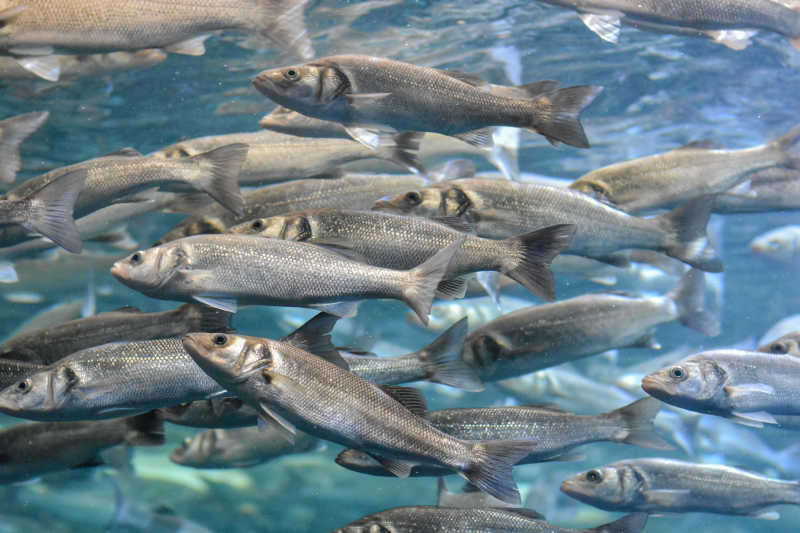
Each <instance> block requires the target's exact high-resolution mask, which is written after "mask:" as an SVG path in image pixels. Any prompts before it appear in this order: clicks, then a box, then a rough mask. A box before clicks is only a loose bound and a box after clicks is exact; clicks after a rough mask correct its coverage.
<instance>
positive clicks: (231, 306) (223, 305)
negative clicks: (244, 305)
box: [192, 294, 238, 313]
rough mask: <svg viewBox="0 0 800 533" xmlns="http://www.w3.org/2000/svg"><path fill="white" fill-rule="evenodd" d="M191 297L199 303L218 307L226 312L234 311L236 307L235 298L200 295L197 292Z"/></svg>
mask: <svg viewBox="0 0 800 533" xmlns="http://www.w3.org/2000/svg"><path fill="white" fill-rule="evenodd" d="M192 298H193V299H195V300H197V301H198V302H200V303H201V304H205V305H207V306H209V307H213V308H215V309H220V310H222V311H227V312H228V313H235V312H236V310H237V308H238V306H237V304H236V299H235V298H220V297H217V296H201V295H197V294H195V295H194V296H192Z"/></svg>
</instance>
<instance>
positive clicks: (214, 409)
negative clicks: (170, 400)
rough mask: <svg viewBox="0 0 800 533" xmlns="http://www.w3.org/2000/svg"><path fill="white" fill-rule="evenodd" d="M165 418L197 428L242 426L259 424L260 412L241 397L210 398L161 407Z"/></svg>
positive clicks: (168, 420)
mask: <svg viewBox="0 0 800 533" xmlns="http://www.w3.org/2000/svg"><path fill="white" fill-rule="evenodd" d="M160 411H161V413H162V415H163V416H164V420H166V421H167V422H171V423H173V424H177V425H180V426H188V427H196V428H220V429H229V428H241V427H247V426H255V425H258V412H257V411H256V410H255V409H253V408H252V407H250V406H249V405H247V404H245V403H244V402H242V400H240V399H239V398H209V399H208V400H195V401H193V402H186V403H181V404H178V405H171V406H169V407H163V408H161V409H160Z"/></svg>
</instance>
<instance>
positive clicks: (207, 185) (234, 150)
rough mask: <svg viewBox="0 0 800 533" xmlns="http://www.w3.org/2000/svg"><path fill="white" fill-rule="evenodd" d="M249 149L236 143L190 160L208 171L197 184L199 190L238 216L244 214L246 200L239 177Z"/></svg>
mask: <svg viewBox="0 0 800 533" xmlns="http://www.w3.org/2000/svg"><path fill="white" fill-rule="evenodd" d="M248 149H249V146H248V145H246V144H243V143H234V144H228V145H225V146H220V147H219V148H215V149H214V150H209V151H208V152H204V153H202V154H197V155H195V156H192V157H191V158H190V159H194V160H195V161H197V162H199V163H200V164H201V166H202V167H203V168H205V169H206V170H207V171H208V172H207V174H205V175H204V177H203V178H202V179H200V180H199V181H198V182H196V186H197V188H198V189H199V190H201V191H203V192H205V193H206V194H208V195H209V196H211V197H212V198H213V199H214V200H216V201H217V202H219V203H220V204H222V206H223V207H225V209H228V210H229V211H231V212H232V213H234V214H235V215H237V216H242V215H243V214H244V200H243V199H242V193H241V191H239V182H238V177H239V172H240V171H241V169H242V165H243V164H244V161H245V159H246V158H247V150H248Z"/></svg>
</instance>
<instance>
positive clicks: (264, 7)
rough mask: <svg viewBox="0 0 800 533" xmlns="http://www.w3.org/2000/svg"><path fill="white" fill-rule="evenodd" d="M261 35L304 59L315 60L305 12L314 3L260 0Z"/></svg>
mask: <svg viewBox="0 0 800 533" xmlns="http://www.w3.org/2000/svg"><path fill="white" fill-rule="evenodd" d="M255 3H256V5H257V9H256V13H254V16H253V20H254V22H255V25H256V31H257V32H258V34H259V35H260V36H261V37H263V38H265V39H267V40H269V41H272V42H274V43H275V44H277V45H279V46H280V47H281V48H282V49H288V50H289V51H290V52H291V53H292V54H293V55H295V56H297V57H299V58H301V59H311V58H313V57H314V48H313V47H312V46H311V37H310V36H309V33H308V26H307V25H306V16H305V10H306V7H308V5H309V4H310V0H256V2H255Z"/></svg>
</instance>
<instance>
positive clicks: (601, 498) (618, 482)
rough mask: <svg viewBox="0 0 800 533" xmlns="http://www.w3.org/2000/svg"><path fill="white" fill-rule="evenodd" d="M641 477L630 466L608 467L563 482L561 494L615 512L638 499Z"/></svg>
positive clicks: (589, 471)
mask: <svg viewBox="0 0 800 533" xmlns="http://www.w3.org/2000/svg"><path fill="white" fill-rule="evenodd" d="M641 485H642V478H641V476H640V475H639V474H638V473H637V472H636V471H635V470H634V469H633V468H630V467H629V466H625V465H614V464H611V465H606V466H603V467H599V468H592V469H591V470H587V471H585V472H581V473H580V474H577V475H574V476H572V477H570V478H567V479H565V480H564V482H563V483H561V492H563V493H564V494H567V495H568V496H570V497H572V498H575V499H576V500H580V501H582V502H585V503H588V504H590V505H594V506H595V507H599V508H601V509H608V510H613V509H615V508H617V507H624V506H625V505H626V504H630V503H632V502H634V501H635V500H636V495H637V493H638V492H639V489H640V487H641Z"/></svg>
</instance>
